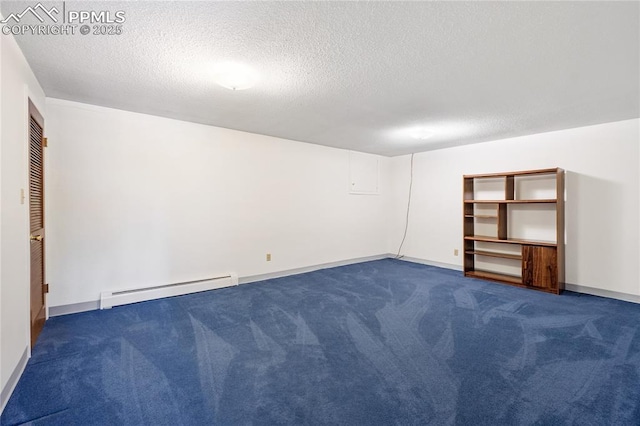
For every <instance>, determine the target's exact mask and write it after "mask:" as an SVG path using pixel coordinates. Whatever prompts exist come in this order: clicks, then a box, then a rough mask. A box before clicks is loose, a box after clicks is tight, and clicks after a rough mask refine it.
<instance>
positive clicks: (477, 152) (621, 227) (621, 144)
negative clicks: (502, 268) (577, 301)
mask: <svg viewBox="0 0 640 426" xmlns="http://www.w3.org/2000/svg"><path fill="white" fill-rule="evenodd" d="M639 128H640V120H638V119H636V120H627V121H621V122H615V123H607V124H601V125H596V126H589V127H582V128H576V129H570V130H563V131H557V132H550V133H542V134H536V135H530V136H524V137H519V138H512V139H504V140H499V141H493V142H487V143H482V144H476V145H466V146H461V147H456V148H450V149H442V150H435V151H429V152H424V153H420V154H416V155H415V158H414V162H415V163H414V186H413V199H412V210H411V218H410V225H409V232H408V236H407V239H406V242H405V244H404V249H403V253H404V254H405V255H406V256H409V257H415V258H419V259H424V260H428V261H431V262H439V263H444V264H450V265H456V266H461V265H462V256H458V257H456V256H454V255H453V250H454V249H459V250H460V252H462V217H461V215H462V175H463V174H473V173H488V172H503V171H511V170H528V169H537V168H548V167H561V168H563V169H565V170H567V175H566V185H565V191H566V208H565V214H566V281H567V283H570V284H576V285H579V286H584V287H590V288H593V289H600V290H605V291H611V292H617V293H624V294H628V295H634V296H637V295H640V271H639V266H638V259H639V256H640V249H639V243H638V241H639V238H638V235H639V232H640V226H639V224H640V223H639V220H640V219H639V218H640V211H639V194H640V185H639V182H638V181H639V172H638V170H639V169H640V161H639V158H640V156H639V154H640V153H639V148H638V146H639V141H640V132H639ZM409 161H410V157H409V156H402V157H395V158H392V159H391V169H390V173H391V185H392V188H391V193H392V199H391V202H390V205H391V206H392V208H393V211H392V213H391V223H392V226H391V227H390V229H389V240H388V244H389V245H388V247H389V251H390V252H394V253H395V252H396V251H397V249H398V245H399V243H400V239H401V237H402V231H403V226H404V214H405V208H406V199H407V193H408V179H409Z"/></svg>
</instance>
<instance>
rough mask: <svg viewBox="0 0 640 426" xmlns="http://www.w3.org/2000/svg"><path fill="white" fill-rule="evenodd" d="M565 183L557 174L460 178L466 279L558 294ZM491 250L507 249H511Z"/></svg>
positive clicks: (554, 171) (556, 170)
mask: <svg viewBox="0 0 640 426" xmlns="http://www.w3.org/2000/svg"><path fill="white" fill-rule="evenodd" d="M564 178H565V172H564V170H563V169H561V168H549V169H538V170H523V171H516V172H505V173H483V174H471V175H464V176H463V177H462V184H463V186H462V207H463V208H462V225H463V253H464V259H463V270H464V275H465V276H467V277H473V278H480V279H485V280H490V281H497V282H501V283H503V284H509V285H513V286H516V287H522V288H528V289H533V290H538V291H544V292H547V293H554V294H559V293H560V292H562V290H564V278H565V265H564V254H565V253H564V249H565V247H564V199H565V188H564ZM510 206H511V207H510ZM540 212H544V213H543V214H540ZM515 235H518V236H519V237H520V238H514V236H515ZM522 236H527V237H528V236H531V237H533V238H536V237H538V238H541V239H540V240H537V239H528V238H526V239H525V238H522ZM545 240H546V241H545ZM483 243H490V244H487V245H485V244H483ZM492 244H510V245H511V249H510V250H509V249H507V246H504V245H503V246H496V245H492ZM514 245H515V246H514ZM477 268H479V269H477ZM519 273H521V274H520V275H519V276H514V275H517V274H519Z"/></svg>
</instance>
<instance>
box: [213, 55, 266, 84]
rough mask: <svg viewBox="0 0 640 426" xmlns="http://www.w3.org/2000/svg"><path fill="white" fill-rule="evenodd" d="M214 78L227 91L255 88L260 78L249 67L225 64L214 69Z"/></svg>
mask: <svg viewBox="0 0 640 426" xmlns="http://www.w3.org/2000/svg"><path fill="white" fill-rule="evenodd" d="M213 78H214V80H215V82H216V83H218V84H219V85H220V86H222V87H226V88H227V89H231V90H245V89H249V88H251V87H253V86H255V84H256V82H257V81H258V78H259V76H258V73H257V72H255V71H254V70H253V69H251V68H250V67H248V66H247V65H244V64H240V63H237V62H223V63H221V64H218V65H216V66H215V67H214V69H213Z"/></svg>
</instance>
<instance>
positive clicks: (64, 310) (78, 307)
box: [49, 253, 640, 317]
mask: <svg viewBox="0 0 640 426" xmlns="http://www.w3.org/2000/svg"><path fill="white" fill-rule="evenodd" d="M395 257H396V255H395V254H393V253H386V254H379V255H375V256H366V257H359V258H354V259H348V260H340V261H336V262H328V263H322V264H319V265H312V266H305V267H302V268H294V269H287V270H284V271H278V272H270V273H267V274H258V275H250V276H245V277H239V279H238V283H239V284H249V283H254V282H258V281H264V280H269V279H273V278H281V277H288V276H290V275H297V274H304V273H306V272H312V271H317V270H320V269H327V268H335V267H337V266H346V265H353V264H356V263H362V262H370V261H374V260H380V259H388V258H390V259H394V258H395ZM398 260H402V261H404V262H413V263H420V264H423V265H429V266H436V267H439V268H445V269H451V270H454V271H462V266H460V265H454V264H451V263H443V262H434V261H432V260H426V259H420V258H417V257H410V256H403V257H402V258H400V259H398ZM565 288H566V289H567V290H568V291H573V292H576V293H585V294H591V295H594V296H600V297H608V298H611V299H618V300H624V301H626V302H634V303H640V296H637V295H633V294H626V293H619V292H615V291H609V290H601V289H597V288H592V287H586V286H581V285H577V284H569V283H567V284H565ZM99 307H100V301H99V300H94V301H90V302H81V303H72V304H69V305H60V306H51V307H50V308H49V315H50V316H52V317H55V316H60V315H68V314H75V313H79V312H86V311H94V310H96V309H99Z"/></svg>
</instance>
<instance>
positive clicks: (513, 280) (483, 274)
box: [464, 270, 522, 285]
mask: <svg viewBox="0 0 640 426" xmlns="http://www.w3.org/2000/svg"><path fill="white" fill-rule="evenodd" d="M464 275H465V276H467V277H473V278H481V279H484V280H492V281H499V282H507V283H509V284H519V285H522V278H521V277H516V276H514V275H507V274H499V273H497V272H489V271H478V270H475V271H467V272H465V273H464Z"/></svg>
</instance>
